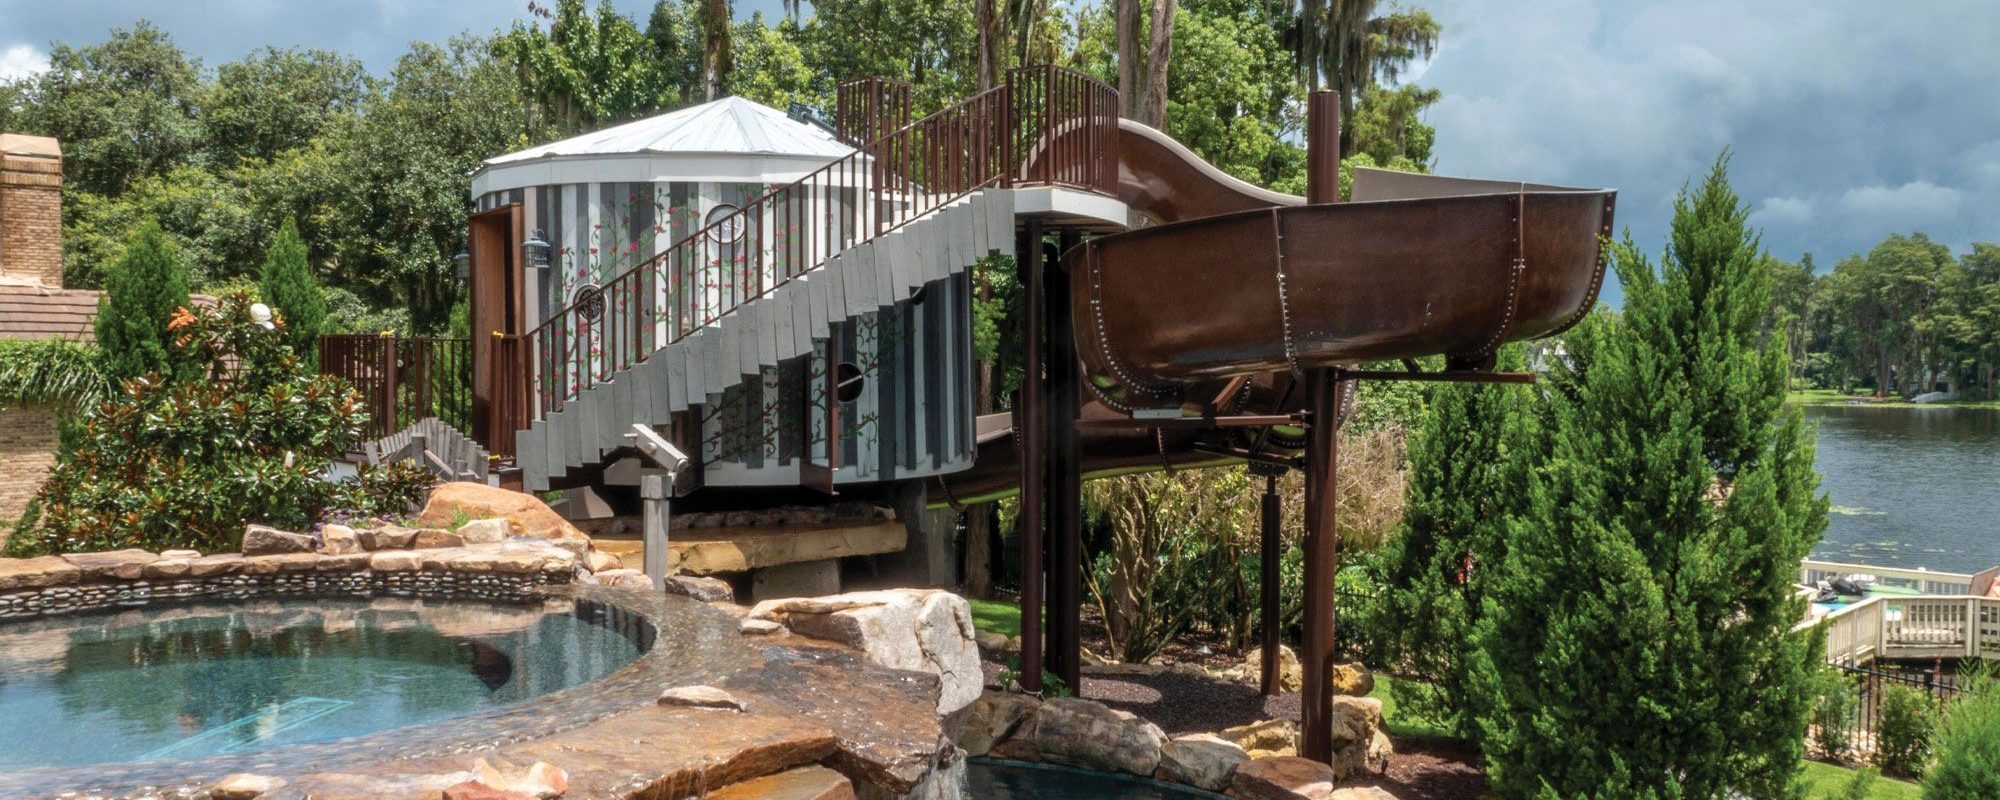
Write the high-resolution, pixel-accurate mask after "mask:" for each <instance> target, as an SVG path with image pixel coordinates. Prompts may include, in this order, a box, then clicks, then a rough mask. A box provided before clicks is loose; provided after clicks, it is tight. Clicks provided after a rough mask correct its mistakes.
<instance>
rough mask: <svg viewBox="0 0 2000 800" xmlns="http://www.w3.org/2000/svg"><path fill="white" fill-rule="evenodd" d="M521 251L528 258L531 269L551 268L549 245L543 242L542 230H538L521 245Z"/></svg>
mask: <svg viewBox="0 0 2000 800" xmlns="http://www.w3.org/2000/svg"><path fill="white" fill-rule="evenodd" d="M521 250H522V251H524V252H526V254H527V256H528V268H529V269H548V268H549V243H548V242H545V241H542V229H540V228H536V229H535V233H534V235H532V236H529V237H528V240H527V241H525V242H522V243H521Z"/></svg>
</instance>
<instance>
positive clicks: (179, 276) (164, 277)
mask: <svg viewBox="0 0 2000 800" xmlns="http://www.w3.org/2000/svg"><path fill="white" fill-rule="evenodd" d="M187 306H188V286H187V276H186V275H185V274H183V272H182V271H181V265H180V256H179V253H177V252H176V251H175V249H174V245H173V243H172V242H170V241H168V240H167V237H166V234H164V233H162V232H161V231H160V226H159V225H158V224H156V223H151V222H148V223H145V224H143V225H140V226H139V230H138V232H137V233H136V234H134V235H133V237H132V240H131V242H129V243H128V244H126V246H125V254H124V255H123V256H122V257H120V258H119V259H118V263H117V265H116V266H114V267H112V269H111V272H110V273H109V274H108V275H106V276H105V281H104V295H103V297H102V298H101V299H100V300H99V301H98V307H97V322H96V333H97V347H98V352H99V353H100V354H101V356H102V363H103V368H104V374H105V376H106V377H108V378H110V379H111V380H112V381H114V382H115V381H124V380H130V379H133V378H142V377H145V376H147V375H167V374H171V373H173V372H174V371H175V362H174V360H173V358H172V357H171V352H172V350H171V348H169V347H168V342H167V340H168V337H169V334H168V332H167V321H168V320H169V319H171V318H172V317H173V315H174V312H175V311H178V310H181V309H185V308H187Z"/></svg>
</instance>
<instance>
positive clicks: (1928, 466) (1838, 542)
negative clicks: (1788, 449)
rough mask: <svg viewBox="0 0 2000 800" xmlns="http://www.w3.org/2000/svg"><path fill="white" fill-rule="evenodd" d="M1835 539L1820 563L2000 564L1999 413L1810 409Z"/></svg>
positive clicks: (1969, 567)
mask: <svg viewBox="0 0 2000 800" xmlns="http://www.w3.org/2000/svg"><path fill="white" fill-rule="evenodd" d="M1805 413H1806V419H1807V421H1809V422H1814V423H1818V425H1819V460H1818V464H1819V471H1820V475H1821V478H1822V484H1821V489H1823V490H1824V491H1825V492H1826V493H1827V494H1828V495H1829V496H1830V500H1831V502H1832V504H1833V512H1832V513H1831V514H1829V515H1828V521H1827V528H1826V539H1825V540H1824V541H1823V542H1821V543H1820V546H1819V547H1818V549H1816V550H1814V551H1813V557H1814V558H1819V559H1826V560H1831V561H1852V562H1860V563H1863V564H1876V565H1881V566H1896V567H1926V568H1929V569H1934V570H1942V571H1946V572H1978V571H1980V570H1982V569H1985V568H1987V567H1991V566H1994V565H1996V564H2000V411H1991V410H1985V409H1962V408H1960V409H1955V408H1868V407H1865V406H1822V407H1813V408H1807V409H1806V412H1805Z"/></svg>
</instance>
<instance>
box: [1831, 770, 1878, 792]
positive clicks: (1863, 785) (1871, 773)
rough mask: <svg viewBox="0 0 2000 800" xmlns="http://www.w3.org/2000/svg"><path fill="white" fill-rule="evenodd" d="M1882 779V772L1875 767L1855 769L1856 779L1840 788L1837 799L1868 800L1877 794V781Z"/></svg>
mask: <svg viewBox="0 0 2000 800" xmlns="http://www.w3.org/2000/svg"><path fill="white" fill-rule="evenodd" d="M1880 780H1882V773H1881V772H1880V771H1879V770H1876V769H1875V768H1874V767H1862V768H1861V769H1857V770H1855V771H1854V779H1853V780H1850V781H1848V782H1847V785H1846V786H1845V787H1842V788H1841V790H1840V796H1839V797H1838V798H1837V800H1868V798H1870V797H1873V796H1874V795H1875V783H1876V782H1877V781H1880Z"/></svg>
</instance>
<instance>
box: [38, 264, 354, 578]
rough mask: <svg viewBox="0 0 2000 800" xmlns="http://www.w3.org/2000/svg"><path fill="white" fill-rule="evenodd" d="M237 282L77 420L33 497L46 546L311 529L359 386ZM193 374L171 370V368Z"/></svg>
mask: <svg viewBox="0 0 2000 800" xmlns="http://www.w3.org/2000/svg"><path fill="white" fill-rule="evenodd" d="M250 304H251V300H250V297H249V296H248V295H247V294H242V293H235V294H231V295H228V296H226V297H224V298H223V300H222V303H221V305H220V307H219V308H217V309H215V310H212V311H211V310H195V311H189V310H187V309H185V308H183V309H181V310H179V311H177V312H176V313H175V316H174V317H173V320H172V322H170V323H167V324H165V325H164V326H163V328H164V329H165V330H166V331H167V332H168V333H169V334H170V335H168V336H165V337H163V338H164V341H165V343H166V345H167V346H168V347H169V348H170V352H169V356H170V358H169V361H168V363H167V364H166V365H165V366H166V369H165V371H164V375H163V374H161V373H158V372H155V373H151V374H148V375H147V376H145V377H139V378H133V379H131V380H129V381H127V382H126V383H125V384H124V387H123V392H122V396H120V397H117V398H114V399H113V400H112V401H110V402H106V403H103V404H101V405H99V406H98V407H97V408H95V409H92V410H90V411H89V413H87V414H86V415H84V416H83V417H82V419H81V425H80V428H79V431H78V433H77V435H76V437H75V440H74V441H73V443H71V444H70V446H67V447H65V449H64V452H63V453H62V455H61V456H60V457H59V459H58V461H57V463H56V466H55V469H54V471H53V472H52V473H51V474H50V476H49V480H48V483H47V484H46V485H45V486H43V488H42V492H41V494H40V495H38V505H39V508H40V512H39V513H40V516H39V518H38V519H37V520H36V521H35V526H36V527H35V528H34V529H33V530H23V531H19V532H17V533H16V534H15V536H16V537H17V538H18V537H21V536H32V537H34V543H35V546H36V547H37V548H38V549H40V550H41V551H43V552H68V551H76V550H96V549H109V548H119V547H143V548H146V549H152V550H159V549H168V548H181V547H193V548H197V549H201V550H205V551H215V550H224V549H232V548H234V547H235V546H236V544H237V542H238V537H240V536H241V533H242V530H243V526H244V524H246V523H253V522H255V523H264V524H269V525H276V526H281V527H293V528H303V527H305V526H307V525H309V524H311V523H312V522H313V521H314V520H315V519H317V518H318V514H319V512H320V511H321V509H322V508H323V507H324V506H325V504H326V502H327V500H328V499H329V496H330V495H331V493H332V489H333V487H332V486H331V485H330V484H327V483H326V482H324V481H323V480H321V479H320V477H319V476H320V473H321V471H322V470H323V469H324V468H325V465H326V462H327V460H328V459H329V458H332V457H334V456H337V455H340V454H342V453H344V452H345V451H346V450H347V448H348V447H349V446H350V445H351V444H352V443H353V442H354V440H355V438H356V437H357V436H359V435H360V432H361V426H362V424H363V422H364V421H365V420H366V411H365V407H364V406H363V405H362V403H361V399H360V397H359V396H357V395H356V394H354V393H353V392H352V391H351V390H349V389H347V388H345V387H344V386H342V385H340V384H339V383H337V382H336V381H334V380H333V379H330V378H324V377H321V376H318V375H314V374H312V373H311V372H310V371H309V370H307V369H305V368H304V366H303V365H302V364H301V363H300V362H299V360H298V358H297V357H296V356H295V355H294V354H293V352H292V350H291V348H290V347H288V346H286V344H285V342H284V340H283V338H282V337H280V336H278V335H274V334H273V332H271V331H268V330H265V329H264V328H262V327H260V326H258V325H257V324H255V323H254V322H252V321H251V319H250ZM177 375H179V376H185V377H175V376H177Z"/></svg>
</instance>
